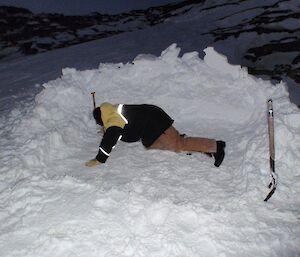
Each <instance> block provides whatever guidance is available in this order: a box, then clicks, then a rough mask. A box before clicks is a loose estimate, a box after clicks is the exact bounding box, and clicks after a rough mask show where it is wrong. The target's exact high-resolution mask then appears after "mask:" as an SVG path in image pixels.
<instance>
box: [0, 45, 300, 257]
mask: <svg viewBox="0 0 300 257" xmlns="http://www.w3.org/2000/svg"><path fill="white" fill-rule="evenodd" d="M89 46H90V45H89ZM58 53H62V52H61V51H60V52H58ZM85 53H86V54H87V52H85ZM205 53H206V55H205V58H204V60H201V59H200V58H199V56H198V53H197V52H182V53H180V48H179V46H177V45H176V44H172V45H170V46H169V47H168V48H167V49H165V50H164V51H162V53H161V54H160V55H157V56H156V55H153V54H148V53H147V52H145V53H141V54H140V55H138V56H137V57H136V58H135V59H134V60H132V62H124V63H117V62H116V63H103V62H102V63H101V64H100V65H99V67H98V68H95V69H89V70H82V71H80V70H76V69H74V68H64V69H63V70H62V76H61V77H59V78H57V79H56V80H52V81H49V82H47V83H45V84H43V86H42V88H43V89H41V88H40V87H38V88H37V89H32V91H31V94H32V95H33V96H34V100H28V99H27V98H25V99H22V98H20V96H18V97H19V98H17V99H22V100H21V101H19V102H18V105H16V104H14V105H11V106H10V108H11V110H9V111H8V109H9V108H8V109H6V111H5V112H2V113H3V115H2V116H1V118H0V127H1V130H0V133H1V137H0V145H1V151H0V159H1V164H2V165H1V167H0V206H1V208H0V224H1V225H0V255H1V256H7V257H8V256H9V257H14V256H26V257H31V256H34V257H37V256H44V257H47V256H60V257H61V256H89V257H93V256H112V257H114V256H116V257H117V256H118V257H120V256H124V257H126V256H136V257H138V256H147V257H151V256H178V257H179V256H190V257H193V256H207V257H209V256H222V257H226V256H230V257H232V256H233V257H234V256H245V257H247V256H249V257H250V256H262V257H264V256H266V257H269V256H289V257H292V256H293V257H296V256H299V255H300V246H299V236H300V223H299V218H300V216H299V213H300V211H299V209H300V208H299V207H300V200H299V197H298V195H299V193H300V172H299V169H298V167H299V165H300V156H299V155H300V151H299V150H300V148H299V146H300V114H299V110H298V108H297V107H296V106H295V105H294V104H292V103H290V100H289V95H288V92H287V89H286V86H285V84H284V83H280V84H277V85H276V86H273V85H272V84H271V83H270V82H267V81H263V80H261V79H257V78H255V77H253V76H250V75H249V74H248V73H247V71H246V70H244V69H242V68H240V67H239V66H233V65H230V64H228V61H227V59H226V58H225V57H224V56H222V55H221V54H219V53H217V52H216V51H215V50H214V49H213V48H211V47H209V48H206V49H205ZM199 54H202V53H199ZM44 56H47V55H44ZM30 60H32V59H30ZM50 64H51V63H50ZM50 64H48V65H50ZM92 91H96V102H97V104H100V103H101V102H104V101H109V102H112V103H125V104H126V103H153V104H156V105H159V106H161V107H162V108H163V109H164V110H165V111H167V112H168V113H169V114H170V116H172V117H173V118H174V119H175V124H174V125H175V127H176V128H177V129H178V130H180V132H183V133H186V134H188V135H195V136H204V137H211V138H217V139H222V140H225V141H226V143H227V147H226V158H225V160H224V163H223V164H222V165H221V167H220V168H216V167H214V165H213V161H212V160H211V159H210V158H209V157H207V156H205V155H202V154H192V155H186V154H185V153H181V154H178V153H172V152H163V151H157V150H145V149H144V148H143V146H142V145H141V144H140V143H131V144H127V143H124V142H119V143H118V145H117V147H116V148H115V149H114V151H113V153H112V154H111V157H110V158H109V159H108V161H107V162H106V163H105V164H102V165H100V166H98V167H97V168H87V167H85V166H84V162H85V161H86V160H88V159H90V158H93V157H94V156H95V155H96V153H97V148H98V144H99V142H100V140H101V133H98V127H97V126H96V124H95V122H94V120H93V118H92V114H91V111H92V98H91V95H90V92H92ZM37 92H38V93H37ZM3 94H4V93H3V91H2V93H1V95H2V96H3ZM269 98H272V99H273V102H274V112H275V146H276V172H277V174H278V181H279V182H278V188H277V190H276V192H275V193H274V195H273V196H272V198H271V199H270V200H269V202H267V203H266V202H264V201H263V199H264V198H265V196H266V195H267V193H268V188H267V185H268V183H269V181H270V177H269V159H268V158H269V157H268V135H267V120H266V102H267V100H268V99H269Z"/></svg>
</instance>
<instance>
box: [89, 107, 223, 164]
mask: <svg viewBox="0 0 300 257" xmlns="http://www.w3.org/2000/svg"><path fill="white" fill-rule="evenodd" d="M93 116H94V118H95V120H96V123H97V124H98V125H100V126H103V130H104V135H103V138H102V141H101V143H100V146H99V151H98V154H97V156H96V157H95V158H94V159H92V160H89V161H88V162H86V163H85V165H86V166H88V167H93V166H96V165H98V164H100V163H105V162H106V160H107V158H108V157H109V155H110V152H111V151H112V149H113V148H114V146H115V145H116V143H117V142H118V141H119V140H121V141H124V142H136V141H139V140H141V142H142V144H143V145H144V146H145V147H146V149H159V150H169V151H174V152H181V151H187V152H201V153H206V154H208V155H209V156H211V157H214V165H215V166H216V167H219V166H220V165H221V163H222V161H223V159H224V156H225V151H224V148H225V145H226V144H225V142H224V141H216V140H215V139H208V138H200V137H186V136H185V135H181V134H179V132H178V131H177V130H176V129H175V128H174V127H173V126H172V124H173V122H174V120H173V119H172V118H171V117H170V116H169V115H168V114H167V113H165V112H164V111H163V110H162V109H161V108H160V107H158V106H155V105H149V104H140V105H127V104H126V105H123V104H117V105H113V104H110V103H103V104H101V105H100V106H99V107H97V108H95V109H94V111H93Z"/></svg>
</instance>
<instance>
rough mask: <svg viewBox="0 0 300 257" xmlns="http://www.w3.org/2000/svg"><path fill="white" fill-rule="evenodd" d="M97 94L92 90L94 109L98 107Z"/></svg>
mask: <svg viewBox="0 0 300 257" xmlns="http://www.w3.org/2000/svg"><path fill="white" fill-rule="evenodd" d="M95 94H96V92H91V95H92V96H93V105H94V109H95V108H96V101H95Z"/></svg>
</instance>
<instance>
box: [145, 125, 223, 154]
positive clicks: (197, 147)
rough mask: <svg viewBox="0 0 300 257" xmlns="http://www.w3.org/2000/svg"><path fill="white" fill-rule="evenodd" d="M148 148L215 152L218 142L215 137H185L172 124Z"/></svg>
mask: <svg viewBox="0 0 300 257" xmlns="http://www.w3.org/2000/svg"><path fill="white" fill-rule="evenodd" d="M148 149H159V150H169V151H174V152H181V151H187V152H202V153H215V152H216V151H217V143H216V140H214V139H208V138H200V137H184V136H182V135H180V134H179V132H178V131H177V130H176V129H175V128H174V127H173V126H171V127H169V128H168V129H167V130H166V131H165V132H164V133H163V134H161V135H160V137H159V138H158V139H156V140H155V141H154V143H153V144H152V145H151V146H150V147H148Z"/></svg>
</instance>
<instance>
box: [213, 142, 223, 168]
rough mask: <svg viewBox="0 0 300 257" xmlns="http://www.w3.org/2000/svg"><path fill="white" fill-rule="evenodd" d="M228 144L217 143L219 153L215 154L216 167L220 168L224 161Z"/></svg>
mask: <svg viewBox="0 0 300 257" xmlns="http://www.w3.org/2000/svg"><path fill="white" fill-rule="evenodd" d="M225 147H226V143H225V142H224V141H217V152H216V153H214V154H213V156H214V158H215V163H214V165H215V166H216V167H219V166H220V165H221V163H222V162H223V160H224V156H225V151H224V149H225Z"/></svg>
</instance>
